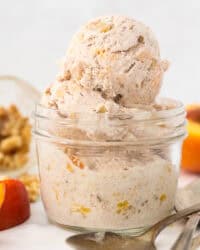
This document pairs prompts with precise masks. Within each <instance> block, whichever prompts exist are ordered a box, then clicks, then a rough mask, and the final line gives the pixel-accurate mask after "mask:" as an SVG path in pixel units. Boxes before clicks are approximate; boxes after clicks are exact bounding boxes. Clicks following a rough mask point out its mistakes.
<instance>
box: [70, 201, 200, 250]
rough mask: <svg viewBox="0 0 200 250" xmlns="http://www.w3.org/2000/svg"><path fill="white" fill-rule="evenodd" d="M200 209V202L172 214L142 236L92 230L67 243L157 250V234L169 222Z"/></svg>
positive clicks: (98, 249) (85, 249) (105, 249)
mask: <svg viewBox="0 0 200 250" xmlns="http://www.w3.org/2000/svg"><path fill="white" fill-rule="evenodd" d="M199 211H200V203H199V204H197V205H195V206H192V207H189V208H187V209H184V210H181V211H179V212H178V213H176V214H173V215H170V216H168V217H167V218H165V219H163V220H162V221H160V222H158V223H156V224H155V225H154V226H153V227H151V228H150V229H149V230H148V231H146V232H145V233H143V234H142V235H140V236H135V237H133V236H127V235H126V236H124V235H120V234H116V233H112V232H104V233H103V232H91V233H85V234H79V235H75V236H71V237H69V238H68V239H67V243H69V244H71V245H72V246H73V247H74V248H75V249H77V250H93V249H95V250H113V249H115V250H122V249H123V250H133V249H134V250H155V249H156V247H155V244H154V242H155V239H156V237H157V235H158V234H159V233H160V232H161V231H162V230H163V229H164V228H165V227H166V226H168V225H169V224H171V223H173V222H175V221H177V220H179V219H183V218H185V217H186V216H189V215H192V214H194V213H197V212H199Z"/></svg>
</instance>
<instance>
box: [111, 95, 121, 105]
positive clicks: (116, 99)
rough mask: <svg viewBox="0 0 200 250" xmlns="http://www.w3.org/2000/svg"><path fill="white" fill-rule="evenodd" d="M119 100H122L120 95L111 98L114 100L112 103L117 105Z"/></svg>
mask: <svg viewBox="0 0 200 250" xmlns="http://www.w3.org/2000/svg"><path fill="white" fill-rule="evenodd" d="M121 98H122V95H121V94H117V95H116V96H115V97H114V98H113V100H114V102H116V103H118V102H119V101H120V100H121Z"/></svg>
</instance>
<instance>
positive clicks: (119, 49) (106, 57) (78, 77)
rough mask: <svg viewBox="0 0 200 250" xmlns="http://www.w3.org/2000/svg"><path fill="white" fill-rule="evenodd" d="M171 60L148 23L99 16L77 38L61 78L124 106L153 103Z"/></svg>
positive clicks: (117, 17) (70, 48) (76, 35)
mask: <svg viewBox="0 0 200 250" xmlns="http://www.w3.org/2000/svg"><path fill="white" fill-rule="evenodd" d="M167 67H168V63H167V62H166V61H162V60H161V59H160V52H159V45H158V42H157V40H156V38H155V37H154V34H153V33H152V31H151V30H150V29H149V28H148V27H146V26H145V25H144V24H142V23H140V22H138V21H136V20H133V19H130V18H127V17H123V16H107V17H100V18H96V19H94V20H92V21H90V22H88V23H87V24H86V25H84V26H83V27H82V28H81V29H80V30H79V32H78V33H77V34H75V36H74V37H73V39H72V41H71V43H70V46H69V49H68V51H67V54H66V57H65V61H64V67H63V73H62V74H61V76H60V79H63V80H69V79H73V81H75V82H76V83H77V84H78V85H81V86H83V87H84V88H86V89H90V90H94V91H101V94H102V95H103V96H104V98H105V99H114V100H117V101H118V102H119V103H120V104H121V105H122V106H125V107H132V106H134V104H138V103H139V104H149V103H152V102H153V101H154V99H155V97H156V95H157V94H158V92H159V89H160V86H161V82H162V77H163V73H164V71H165V70H166V69H167Z"/></svg>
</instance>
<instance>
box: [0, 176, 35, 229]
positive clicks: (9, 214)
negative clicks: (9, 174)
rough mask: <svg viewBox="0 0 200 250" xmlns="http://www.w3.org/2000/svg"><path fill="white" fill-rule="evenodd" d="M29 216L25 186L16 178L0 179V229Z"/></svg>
mask: <svg viewBox="0 0 200 250" xmlns="http://www.w3.org/2000/svg"><path fill="white" fill-rule="evenodd" d="M29 216H30V203H29V198H28V194H27V191H26V189H25V186H24V185H23V184H22V183H21V182H20V181H18V180H14V179H7V180H2V181H0V230H4V229H8V228H10V227H14V226H16V225H18V224H21V223H23V222H24V221H25V220H27V219H28V218H29Z"/></svg>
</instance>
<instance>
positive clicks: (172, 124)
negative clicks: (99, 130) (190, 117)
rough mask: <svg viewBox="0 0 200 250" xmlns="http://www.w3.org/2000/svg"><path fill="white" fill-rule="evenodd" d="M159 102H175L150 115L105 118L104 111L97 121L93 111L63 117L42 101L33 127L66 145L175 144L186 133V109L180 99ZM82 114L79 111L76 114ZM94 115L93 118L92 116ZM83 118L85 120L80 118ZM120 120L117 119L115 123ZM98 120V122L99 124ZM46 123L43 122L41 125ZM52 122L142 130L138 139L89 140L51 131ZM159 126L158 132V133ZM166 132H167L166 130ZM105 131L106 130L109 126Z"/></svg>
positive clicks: (65, 126)
mask: <svg viewBox="0 0 200 250" xmlns="http://www.w3.org/2000/svg"><path fill="white" fill-rule="evenodd" d="M159 101H160V102H162V103H163V102H166V103H167V102H168V103H171V104H173V105H172V107H170V108H169V109H165V110H159V111H154V112H152V111H151V112H150V111H149V114H151V115H150V116H148V115H147V111H146V110H145V111H144V112H143V111H141V112H138V114H137V115H136V116H133V115H130V116H124V117H120V116H116V115H115V116H109V117H106V116H105V114H97V116H96V120H95V116H94V113H92V114H86V113H84V114H82V116H81V117H80V118H78V119H76V118H74V117H73V118H72V117H68V116H66V117H65V116H64V117H63V116H61V115H60V114H59V113H58V110H57V109H51V108H46V107H44V106H42V105H41V104H37V105H36V110H35V113H34V119H35V128H34V135H35V136H36V137H37V138H42V139H45V140H49V141H52V142H57V143H61V144H67V145H68V146H69V147H81V148H82V147H83V146H84V147H86V146H87V147H98V148H102V147H105V146H106V147H122V148H123V147H124V146H126V147H132V146H142V145H143V146H144V145H146V144H148V145H152V146H153V145H154V146H157V145H161V144H163V143H172V142H174V141H176V140H178V139H182V138H184V137H185V136H186V129H185V125H186V121H185V117H186V112H185V109H184V105H183V104H182V102H179V101H177V100H173V99H169V98H160V100H159ZM76 114H80V113H76ZM90 115H92V117H91V116H90ZM81 119H82V120H81ZM116 121H117V122H116ZM97 122H98V123H97ZM43 123H45V126H44V125H41V124H43ZM51 123H52V124H53V125H52V126H56V127H59V129H61V130H63V131H64V130H65V129H73V126H77V124H78V125H80V126H81V128H83V130H84V129H86V130H87V129H88V127H91V128H93V129H94V131H96V130H95V129H96V127H95V126H97V125H98V126H99V124H100V125H101V126H102V127H103V126H104V123H107V124H106V125H107V128H108V127H109V126H110V127H111V128H112V129H113V131H115V129H121V131H122V130H123V129H126V128H127V127H128V126H133V129H135V127H137V129H135V130H137V131H136V132H139V133H140V134H141V135H140V136H139V137H138V138H136V139H130V138H128V139H123V140H119V139H118V138H115V136H113V138H111V139H106V140H102V139H88V138H84V139H83V138H80V139H79V138H78V137H77V138H68V137H67V136H64V135H62V133H61V134H59V133H57V134H56V133H54V131H53V130H51V131H50V132H49V131H48V128H47V127H48V124H51ZM163 125H164V126H166V128H167V129H166V131H164V129H163V130H162V126H163ZM140 128H142V129H143V130H144V132H146V131H145V129H146V128H147V130H148V135H146V134H145V133H144V135H142V133H141V131H140ZM157 128H158V132H157ZM160 128H161V130H162V131H161V130H159V129H160ZM149 129H150V130H151V129H155V131H153V132H150V133H149ZM163 131H164V132H163ZM103 132H107V131H106V128H105V130H104V131H103Z"/></svg>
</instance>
